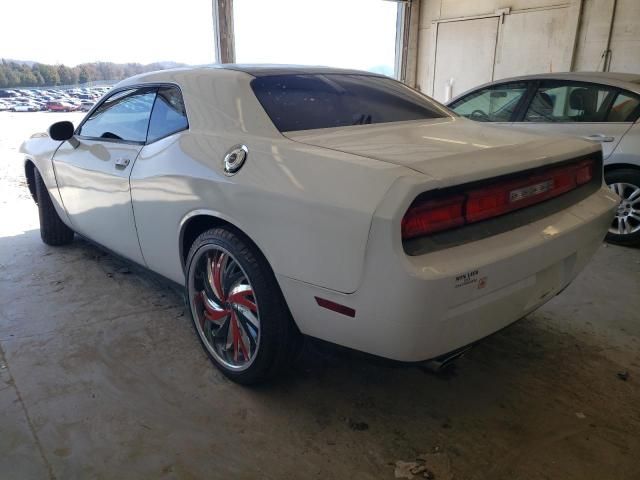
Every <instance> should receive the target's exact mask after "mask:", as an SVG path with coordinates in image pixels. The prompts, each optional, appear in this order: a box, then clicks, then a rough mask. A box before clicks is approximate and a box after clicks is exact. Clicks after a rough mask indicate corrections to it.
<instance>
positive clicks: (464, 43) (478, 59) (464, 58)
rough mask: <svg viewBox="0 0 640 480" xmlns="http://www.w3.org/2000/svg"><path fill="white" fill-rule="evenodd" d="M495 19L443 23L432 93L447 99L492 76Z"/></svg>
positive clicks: (495, 31)
mask: <svg viewBox="0 0 640 480" xmlns="http://www.w3.org/2000/svg"><path fill="white" fill-rule="evenodd" d="M499 21H500V20H499V18H498V17H489V18H477V19H474V20H461V21H458V22H444V23H441V24H440V25H439V26H438V34H437V35H438V37H437V43H438V46H437V49H436V59H435V65H434V68H435V75H434V86H433V91H434V92H435V97H436V98H446V97H450V96H451V95H452V94H453V95H456V94H458V93H461V92H463V91H465V90H468V89H469V88H471V87H474V86H475V85H479V84H481V83H485V82H489V81H490V80H491V77H492V74H493V64H494V55H495V51H496V38H497V36H498V24H499Z"/></svg>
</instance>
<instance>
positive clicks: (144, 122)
mask: <svg viewBox="0 0 640 480" xmlns="http://www.w3.org/2000/svg"><path fill="white" fill-rule="evenodd" d="M155 97H156V89H155V88H143V89H131V90H123V91H120V92H117V93H115V94H113V95H111V96H110V97H109V98H107V99H106V100H105V101H104V102H102V103H101V104H100V106H99V107H98V108H97V109H96V110H94V111H93V112H92V113H91V116H90V117H89V118H88V119H87V120H86V121H85V122H84V123H83V124H82V126H81V127H80V130H79V132H78V135H80V136H83V137H90V138H100V139H110V140H123V141H126V142H145V141H146V140H147V129H148V127H149V117H150V116H151V108H152V107H153V101H154V99H155Z"/></svg>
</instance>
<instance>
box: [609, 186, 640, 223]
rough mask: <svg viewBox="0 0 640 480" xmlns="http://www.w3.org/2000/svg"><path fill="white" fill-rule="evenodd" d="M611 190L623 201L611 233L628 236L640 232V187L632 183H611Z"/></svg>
mask: <svg viewBox="0 0 640 480" xmlns="http://www.w3.org/2000/svg"><path fill="white" fill-rule="evenodd" d="M609 188H610V189H611V190H612V191H613V192H614V193H616V194H617V195H618V196H619V197H620V198H621V199H622V200H621V202H620V205H619V206H618V211H617V212H616V218H614V220H613V223H612V224H611V227H609V233H613V234H616V235H628V234H632V233H636V232H640V187H639V186H637V185H633V184H631V183H623V182H618V183H611V184H610V185H609Z"/></svg>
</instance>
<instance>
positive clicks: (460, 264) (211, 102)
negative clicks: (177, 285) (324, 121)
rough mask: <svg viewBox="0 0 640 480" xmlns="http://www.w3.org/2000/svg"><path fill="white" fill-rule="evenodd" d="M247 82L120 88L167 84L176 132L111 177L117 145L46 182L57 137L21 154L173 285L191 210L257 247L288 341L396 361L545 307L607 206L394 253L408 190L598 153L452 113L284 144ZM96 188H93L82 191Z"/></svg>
mask: <svg viewBox="0 0 640 480" xmlns="http://www.w3.org/2000/svg"><path fill="white" fill-rule="evenodd" d="M251 80H252V77H251V76H250V75H248V74H246V73H242V72H239V71H233V70H226V69H223V68H197V69H179V70H173V71H165V72H159V73H153V74H147V75H143V76H141V77H135V78H133V79H129V80H127V81H125V82H123V83H122V85H136V84H143V83H147V82H163V83H173V84H176V85H178V86H179V87H180V88H181V90H182V92H183V96H184V101H185V106H186V111H187V115H188V117H189V124H190V127H189V130H188V131H183V132H179V133H177V134H174V135H171V136H169V137H166V138H164V139H162V140H159V141H157V142H155V143H152V144H149V145H145V146H143V147H141V149H140V151H139V154H138V156H137V158H136V159H135V161H134V159H133V158H132V162H131V164H130V166H129V167H128V168H127V170H128V171H129V174H128V175H127V174H124V175H120V176H119V177H118V178H116V179H114V178H109V179H102V178H101V175H109V176H110V177H113V176H114V170H112V169H111V167H112V166H113V164H112V162H113V157H114V156H116V153H115V152H116V150H117V147H114V150H113V152H112V151H109V155H103V156H102V157H100V156H99V155H94V157H95V158H94V157H89V156H87V155H85V157H86V158H89V160H88V162H89V163H94V164H95V162H98V161H101V162H103V163H102V164H101V165H102V167H101V168H97V167H95V165H94V166H93V167H91V168H90V169H89V170H91V172H90V173H87V170H85V169H87V168H89V167H88V166H87V165H85V169H83V168H80V166H79V164H80V163H81V162H80V160H79V157H77V158H76V157H73V158H72V156H73V155H76V153H78V150H76V151H75V152H76V153H72V152H71V151H70V150H72V149H71V147H70V146H69V145H68V144H64V145H63V146H62V147H61V148H60V149H59V150H58V153H56V154H55V159H56V161H55V162H54V163H55V165H56V171H57V172H58V173H59V174H61V175H59V176H60V178H58V179H57V183H56V178H55V175H54V171H53V168H52V162H51V158H52V157H53V154H54V152H55V149H56V148H57V146H58V144H57V142H52V141H51V140H49V139H48V138H38V139H33V140H31V141H28V142H26V143H25V144H24V145H23V148H22V151H23V152H25V154H26V155H27V158H28V159H30V160H32V161H34V163H35V164H36V167H37V168H38V169H39V170H40V171H42V172H43V176H44V178H45V182H46V184H47V186H48V188H49V190H50V192H51V194H52V196H53V197H54V199H59V198H60V197H59V193H58V188H59V189H60V191H61V192H63V197H66V196H67V193H65V192H66V191H68V192H69V194H68V195H69V198H73V199H74V201H73V204H72V205H69V206H67V205H65V206H66V209H65V208H61V207H63V206H62V203H61V202H60V201H59V200H56V201H57V208H60V212H61V216H62V218H63V221H65V223H68V224H69V225H70V226H72V228H73V227H74V226H75V225H78V228H79V229H80V228H81V229H82V233H83V234H84V235H86V236H89V237H91V238H93V239H94V240H96V241H98V242H99V243H102V244H103V245H105V246H106V247H108V248H110V249H112V250H115V251H118V252H119V253H122V254H124V255H126V256H128V257H129V258H132V259H133V260H136V261H138V262H139V263H143V264H145V263H146V265H147V266H148V267H149V268H150V269H151V270H154V271H156V272H158V273H160V274H162V275H164V276H166V277H168V278H170V279H172V280H175V281H177V282H183V281H184V275H183V265H182V257H181V253H180V252H181V245H180V239H181V236H180V233H181V228H182V227H183V226H184V224H185V222H188V221H189V219H190V218H193V216H194V215H200V214H204V215H209V216H212V217H216V218H219V219H222V220H224V221H226V222H229V223H230V224H232V225H234V226H236V227H237V228H239V229H240V230H242V231H243V232H244V233H245V234H247V235H248V236H249V237H250V238H251V239H252V240H253V241H254V242H255V243H256V245H257V246H258V247H259V248H260V250H261V251H262V253H263V254H264V256H265V257H266V259H267V261H268V262H269V264H270V265H271V267H272V268H273V270H274V272H275V274H276V278H277V279H278V282H279V284H280V286H281V288H282V290H283V293H284V295H285V298H286V300H287V302H288V304H289V306H290V308H291V311H292V313H293V315H294V318H295V319H296V322H297V323H298V326H299V327H300V329H301V330H302V332H304V333H307V334H310V335H313V336H316V337H319V338H323V339H326V340H329V341H333V342H335V343H339V344H342V345H345V346H349V347H353V348H357V349H360V350H363V351H366V352H370V353H374V354H377V355H383V356H386V357H390V358H395V359H398V360H424V359H427V358H430V357H433V356H436V355H439V354H441V353H445V352H446V351H448V350H452V349H454V348H457V347H460V346H462V345H464V344H467V343H470V342H472V341H475V340H478V339H479V338H481V337H483V336H485V335H488V334H490V333H492V332H493V331H495V330H496V329H498V328H501V327H502V326H504V325H507V324H509V323H511V322H513V321H515V320H517V319H518V318H520V317H522V316H523V315H525V314H526V313H528V312H529V311H531V310H532V309H534V308H536V307H537V306H539V305H540V304H541V303H543V302H544V301H546V300H548V299H549V298H551V296H552V295H553V294H554V293H557V291H559V290H560V289H561V288H562V287H563V286H565V285H566V284H567V283H568V282H570V281H571V279H572V278H573V277H574V276H575V275H576V274H577V273H578V272H579V270H580V269H581V268H582V267H583V266H584V264H585V263H586V262H587V261H588V259H589V258H590V256H591V255H592V254H593V252H594V251H595V249H596V248H597V247H598V245H599V244H600V242H601V240H602V238H603V237H604V235H605V233H606V231H607V226H608V224H609V223H610V221H611V218H612V216H613V212H614V210H615V207H616V205H617V201H616V198H615V197H614V195H613V194H611V193H610V192H608V190H606V189H602V190H599V191H597V192H595V193H593V194H592V195H590V196H589V197H587V198H586V199H584V200H583V201H581V202H579V203H577V204H575V205H572V206H571V207H570V208H567V209H566V210H563V211H560V212H558V213H556V214H554V215H552V216H549V217H548V218H544V219H542V220H539V221H537V222H533V223H531V224H528V225H525V226H523V227H520V228H517V229H514V230H511V231H507V232H504V233H502V234H500V235H494V236H492V237H489V238H485V239H483V240H479V241H474V242H470V243H467V244H464V245H460V246H457V247H454V248H447V249H444V250H440V251H437V252H433V253H430V254H427V255H420V256H416V257H409V256H407V255H406V254H405V253H404V250H403V247H402V242H401V238H400V221H401V219H402V216H403V215H404V212H405V211H406V209H407V208H408V206H409V205H410V203H411V202H412V201H413V199H414V198H415V197H416V196H417V195H419V194H420V193H422V192H424V191H428V190H432V189H434V188H441V187H445V186H450V185H457V184H461V183H466V182H470V181H475V180H480V179H486V178H491V177H494V176H497V175H503V174H508V173H512V172H517V171H520V170H523V169H526V168H533V167H537V166H542V165H546V164H549V163H554V162H559V161H563V160H566V159H570V158H573V157H576V156H579V155H583V154H587V153H590V152H594V151H596V150H597V149H598V148H599V147H597V146H594V145H593V144H592V143H589V142H585V141H580V140H575V139H573V140H572V139H558V138H542V139H541V138H540V137H538V136H534V135H529V134H524V133H523V134H515V133H512V132H511V133H508V132H505V131H503V130H500V129H496V128H491V127H486V126H483V125H479V124H477V123H474V122H471V121H466V120H461V119H458V118H454V117H445V118H443V119H439V120H437V121H435V120H434V121H427V122H421V121H417V122H402V123H398V124H387V125H362V126H353V127H345V128H341V129H323V130H318V131H307V132H297V133H295V134H287V135H286V136H285V135H282V134H281V133H280V132H278V131H277V130H276V129H275V127H274V126H273V124H272V123H271V121H270V120H269V118H268V117H267V115H266V113H265V112H264V110H263V109H262V108H261V105H260V104H259V102H258V101H257V99H256V98H255V96H254V95H253V92H252V91H251V89H250V85H249V83H250V81H251ZM240 143H242V144H244V145H246V146H247V147H248V149H249V154H248V158H247V161H246V163H245V165H244V166H243V167H242V169H241V170H240V171H239V172H238V173H237V174H236V175H235V176H233V177H227V176H225V175H224V174H223V171H222V158H223V156H224V154H225V152H227V151H228V150H229V148H230V147H232V146H233V145H236V144H240ZM54 144H55V145H54ZM45 146H46V148H45ZM80 148H86V149H87V150H88V151H90V150H91V148H94V149H95V148H96V147H95V146H94V147H91V146H81V147H80ZM106 148H110V147H106ZM80 152H82V150H80ZM120 153H121V152H120ZM130 153H131V154H132V156H133V153H134V152H130ZM98 158H99V159H98ZM58 159H60V160H59V161H60V164H58ZM85 161H87V160H85ZM72 165H73V168H72V167H71V166H72ZM116 176H117V175H116ZM124 178H128V181H129V187H130V200H129V203H128V204H127V202H126V195H127V193H129V192H128V191H127V188H126V185H125V183H126V182H125V181H124V180H123V179H124ZM114 182H115V183H114ZM98 184H102V185H103V186H104V190H105V191H104V192H102V193H100V194H98V193H97V192H96V191H92V190H96V189H97V186H98ZM83 185H85V187H84V189H83V187H82V186H83ZM110 202H111V203H110ZM127 207H128V208H129V209H130V210H131V212H132V216H131V217H130V218H131V219H133V220H134V226H135V229H134V231H136V232H137V235H136V236H133V238H132V236H131V234H130V232H131V229H130V223H128V220H127V216H126V215H124V209H126V208H127ZM67 213H68V215H67ZM100 218H102V219H104V221H106V222H108V223H109V224H112V223H113V225H117V226H118V228H117V229H116V228H113V229H112V232H111V234H110V235H109V233H108V229H106V228H104V226H100V225H98V224H97V223H92V222H98V220H99V219H100ZM94 236H95V237H100V238H94ZM138 242H139V246H138ZM136 248H137V249H138V250H136ZM140 250H141V252H140V256H139V257H138V258H136V252H137V251H140ZM471 270H479V271H482V272H486V275H487V276H488V277H489V282H490V283H488V287H487V289H485V290H482V291H478V292H470V291H466V290H465V291H463V290H460V289H456V288H455V285H454V283H455V278H456V276H458V275H460V274H461V273H464V272H468V271H471ZM510 285H515V287H513V286H511V287H510ZM540 295H543V296H542V297H540ZM315 296H321V297H324V298H328V299H330V300H334V301H337V302H339V303H342V304H345V305H347V306H350V307H353V308H355V309H356V311H357V313H356V316H355V318H349V317H346V316H343V315H340V314H337V313H335V312H332V311H329V310H326V309H322V308H320V307H318V305H317V304H316V302H315V299H314V297H315ZM536 299H537V300H536Z"/></svg>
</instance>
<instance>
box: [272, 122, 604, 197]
mask: <svg viewBox="0 0 640 480" xmlns="http://www.w3.org/2000/svg"><path fill="white" fill-rule="evenodd" d="M285 135H286V136H287V137H288V138H290V139H291V140H294V141H297V142H301V143H304V144H307V145H314V146H317V147H322V148H329V149H332V150H338V151H341V152H346V153H350V154H354V155H359V156H363V157H368V158H373V159H376V160H380V161H384V162H388V163H393V164H396V165H401V166H404V167H407V168H410V169H412V170H415V171H417V172H420V173H423V174H425V175H428V176H429V177H431V178H433V179H435V180H438V181H441V182H442V183H443V186H447V185H453V184H461V183H466V182H469V181H474V180H480V179H484V178H491V177H495V176H499V175H504V174H508V173H511V172H516V171H520V170H526V169H529V168H535V167H538V166H542V165H548V164H550V163H554V162H559V161H563V160H567V159H570V158H574V157H578V156H581V155H586V154H589V153H591V152H593V151H596V150H598V149H599V146H598V145H594V144H593V143H591V142H587V141H584V140H580V139H575V138H570V137H559V136H541V135H535V134H529V133H524V132H518V131H515V130H510V129H509V130H507V129H504V128H499V127H491V126H487V125H483V124H481V123H478V122H473V121H470V120H466V119H462V118H439V119H433V120H425V121H410V122H397V123H381V124H374V125H358V126H353V127H340V128H327V129H320V130H306V131H299V132H286V133H285Z"/></svg>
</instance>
